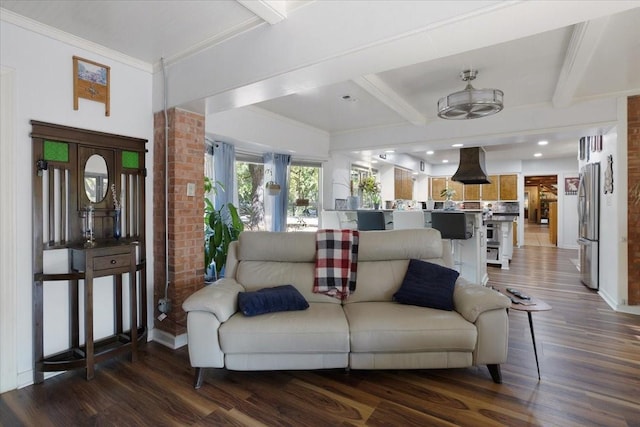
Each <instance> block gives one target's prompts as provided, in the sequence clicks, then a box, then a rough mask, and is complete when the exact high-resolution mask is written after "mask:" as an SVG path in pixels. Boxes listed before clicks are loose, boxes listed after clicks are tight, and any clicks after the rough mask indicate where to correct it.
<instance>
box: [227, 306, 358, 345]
mask: <svg viewBox="0 0 640 427" xmlns="http://www.w3.org/2000/svg"><path fill="white" fill-rule="evenodd" d="M219 335H220V347H221V348H222V351H223V352H224V353H225V354H230V353H233V354H238V353H276V354H277V353H282V354H285V353H296V354H300V353H345V352H348V351H349V325H348V324H347V319H346V317H345V315H344V311H343V310H342V306H341V305H340V304H330V303H310V304H309V308H308V309H307V310H303V311H282V312H279V313H268V314H264V315H263V316H261V317H260V318H259V319H258V318H253V317H246V316H243V315H242V314H241V313H236V314H235V315H233V316H231V318H230V319H229V320H227V321H226V322H225V323H223V324H222V325H221V326H220V331H219Z"/></svg>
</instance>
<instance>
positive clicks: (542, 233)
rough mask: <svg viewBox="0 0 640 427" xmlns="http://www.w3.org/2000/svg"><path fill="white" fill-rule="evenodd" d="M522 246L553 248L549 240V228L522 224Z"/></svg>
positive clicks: (526, 222)
mask: <svg viewBox="0 0 640 427" xmlns="http://www.w3.org/2000/svg"><path fill="white" fill-rule="evenodd" d="M524 246H545V247H555V246H556V245H554V244H553V243H551V241H550V240H549V226H548V225H547V224H535V223H529V222H528V221H525V223H524Z"/></svg>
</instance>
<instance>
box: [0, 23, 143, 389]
mask: <svg viewBox="0 0 640 427" xmlns="http://www.w3.org/2000/svg"><path fill="white" fill-rule="evenodd" d="M62 38H64V35H61V36H60V38H59V39H62ZM59 39H58V40H56V37H55V35H53V36H52V34H51V33H49V34H48V36H43V35H40V34H37V33H35V32H33V31H30V30H27V29H25V28H22V27H20V26H17V25H15V24H10V23H7V22H6V21H0V43H1V44H0V66H2V67H3V68H8V69H11V70H13V72H14V75H15V99H16V103H15V105H16V108H15V117H14V123H13V125H14V140H13V142H12V143H13V148H14V159H15V165H14V166H15V167H14V176H13V178H14V179H15V182H16V183H18V185H19V188H20V189H21V191H19V192H17V194H16V200H15V204H14V206H13V209H14V212H15V214H16V227H15V231H16V235H17V236H18V242H17V247H16V271H17V280H16V282H15V287H16V306H17V317H16V319H15V324H14V325H4V324H3V325H2V327H3V328H15V330H16V336H17V343H16V353H17V356H18V364H17V376H18V386H21V385H25V384H28V383H30V382H31V381H32V380H33V372H32V369H33V361H32V336H33V329H32V322H31V315H32V298H31V286H32V265H31V258H32V247H31V212H32V207H31V190H30V189H31V188H32V179H31V178H32V176H31V171H32V160H31V145H32V143H31V138H30V136H29V134H30V132H31V125H30V123H29V121H30V120H32V119H34V120H39V121H44V122H51V123H57V124H62V125H67V126H74V127H79V128H84V129H91V130H97V131H103V132H110V133H116V134H121V135H128V136H132V137H138V138H145V139H148V140H149V141H150V142H149V143H148V144H147V148H148V149H149V153H148V154H147V157H146V163H147V166H148V171H149V173H148V176H147V180H146V185H147V188H146V194H147V200H153V191H152V189H153V185H152V183H153V168H152V167H151V166H152V165H153V161H152V160H153V142H152V141H153V116H152V114H151V112H152V107H151V105H152V99H151V98H152V76H151V74H150V71H149V70H150V69H151V67H150V66H149V69H148V70H142V69H141V68H139V67H138V66H133V65H129V64H127V63H124V62H119V61H118V60H116V59H114V58H116V57H117V58H122V55H120V54H115V53H114V55H113V57H107V56H104V55H99V54H97V53H95V52H92V51H91V48H89V45H87V47H88V49H83V48H82V47H81V46H78V45H79V42H76V45H75V46H72V45H70V44H67V43H64V42H61V41H59ZM102 52H104V50H103V51H102ZM73 55H77V56H80V57H83V58H86V59H90V60H93V61H96V62H98V63H101V64H105V65H108V66H110V67H111V116H110V117H106V116H105V106H104V104H101V103H98V102H92V101H89V100H83V99H81V100H80V103H79V110H77V111H74V110H73V80H72V76H73V73H72V56H73ZM3 96H4V94H3ZM3 143H4V141H3ZM9 161H11V159H5V158H2V159H1V160H0V162H1V163H2V165H1V166H0V167H4V165H5V164H6V162H9ZM146 220H147V235H148V236H152V235H153V234H152V224H153V216H152V211H151V209H147V218H146ZM149 243H151V239H150V240H149ZM147 248H148V251H147V254H146V256H147V266H148V268H147V283H148V284H149V286H152V284H153V267H152V266H153V248H152V244H148V245H147ZM65 291H66V286H54V287H50V289H47V291H46V293H47V298H48V299H49V298H51V300H56V299H58V300H59V299H61V298H62V296H61V295H65V294H66V292H65ZM152 294H153V292H151V289H149V295H152ZM49 302H50V301H49V300H46V301H45V319H44V321H45V325H52V324H54V323H55V322H60V319H59V318H58V317H56V316H57V315H58V313H57V310H55V306H53V305H51V304H49V306H48V308H47V304H48V303H49ZM149 311H150V313H152V312H153V311H152V310H149ZM104 321H105V319H101V318H97V319H96V322H97V323H99V322H104ZM46 328H49V327H48V326H47V327H46ZM63 329H64V328H63ZM98 329H99V328H98ZM45 330H48V329H45ZM65 337H66V332H60V333H59V332H52V333H51V334H48V335H46V336H45V343H46V346H47V348H58V347H60V346H63V345H65V343H64V341H65Z"/></svg>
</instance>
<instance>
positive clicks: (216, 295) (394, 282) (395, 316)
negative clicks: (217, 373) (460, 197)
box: [182, 228, 510, 388]
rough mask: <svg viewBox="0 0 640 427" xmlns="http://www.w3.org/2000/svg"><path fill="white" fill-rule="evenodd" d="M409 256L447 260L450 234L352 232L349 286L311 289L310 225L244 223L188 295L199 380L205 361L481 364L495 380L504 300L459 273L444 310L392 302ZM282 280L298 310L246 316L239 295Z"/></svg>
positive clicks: (240, 365) (297, 365) (276, 366)
mask: <svg viewBox="0 0 640 427" xmlns="http://www.w3.org/2000/svg"><path fill="white" fill-rule="evenodd" d="M411 259H416V260H422V261H427V262H430V263H433V264H438V265H442V266H448V267H452V266H453V263H452V256H451V251H450V242H449V241H447V240H442V239H441V236H440V232H439V231H437V230H435V229H431V228H424V229H414V230H390V231H361V232H360V233H359V251H358V261H357V281H356V289H355V291H354V292H353V293H352V294H350V295H349V297H348V298H346V299H345V300H340V299H337V298H334V297H331V296H328V295H326V294H320V293H314V292H313V290H312V289H313V284H314V275H315V261H316V239H315V234H314V233H304V232H298V233H274V232H252V231H247V232H243V233H241V234H240V237H239V240H238V241H237V242H233V243H232V244H231V245H230V246H229V253H228V257H227V262H226V267H225V277H224V278H222V279H220V280H218V281H217V282H215V283H214V284H212V285H209V286H206V287H204V288H202V289H200V290H198V291H196V292H195V293H194V294H192V295H191V296H189V298H187V300H185V302H184V304H183V306H182V307H183V309H184V310H185V311H186V312H188V316H187V328H188V346H189V357H190V362H191V365H192V366H193V367H194V368H195V369H196V373H195V381H194V386H195V387H196V388H199V387H200V386H201V384H202V380H203V372H204V369H205V368H227V369H230V370H242V371H251V370H308V369H329V368H345V369H349V368H350V369H441V368H464V367H470V366H478V365H487V367H488V369H489V373H490V374H491V377H492V379H493V381H494V382H496V383H501V382H502V378H501V373H500V364H501V363H504V362H505V361H506V359H507V345H508V332H509V324H508V317H507V308H508V307H509V306H510V301H509V299H508V298H507V297H505V296H504V295H501V294H499V293H498V292H495V291H493V290H492V289H490V288H487V287H484V286H481V285H478V284H472V283H468V282H467V281H465V280H464V279H463V278H458V279H457V281H456V282H455V287H454V290H453V310H451V311H447V310H441V309H434V308H428V307H423V306H416V305H410V304H401V303H398V302H396V301H394V298H393V296H394V293H396V291H397V290H398V289H399V288H400V286H401V284H402V283H403V279H404V276H405V273H406V271H407V267H408V265H409V261H410V260H411ZM285 284H291V285H293V286H294V287H295V288H296V289H297V290H298V291H299V292H300V294H301V295H302V296H303V297H304V299H306V301H307V302H308V305H309V307H308V308H307V309H305V310H298V311H282V312H274V313H268V314H262V315H258V316H251V317H248V316H245V315H244V314H243V313H242V312H239V311H238V294H239V293H240V292H248V291H257V290H259V289H263V288H269V287H275V286H279V285H285Z"/></svg>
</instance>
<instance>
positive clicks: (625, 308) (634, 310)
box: [598, 290, 640, 315]
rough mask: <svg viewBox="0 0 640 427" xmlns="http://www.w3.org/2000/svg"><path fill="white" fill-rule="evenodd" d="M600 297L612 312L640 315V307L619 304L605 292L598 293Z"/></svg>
mask: <svg viewBox="0 0 640 427" xmlns="http://www.w3.org/2000/svg"><path fill="white" fill-rule="evenodd" d="M598 295H600V298H602V299H603V300H604V301H605V302H606V303H607V304H608V305H609V307H611V309H612V310H614V311H617V312H619V313H627V314H636V315H640V305H627V304H618V303H616V302H615V301H614V299H613V298H611V296H610V295H609V294H608V293H607V292H605V291H602V290H600V291H598Z"/></svg>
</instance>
